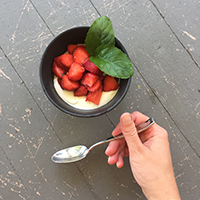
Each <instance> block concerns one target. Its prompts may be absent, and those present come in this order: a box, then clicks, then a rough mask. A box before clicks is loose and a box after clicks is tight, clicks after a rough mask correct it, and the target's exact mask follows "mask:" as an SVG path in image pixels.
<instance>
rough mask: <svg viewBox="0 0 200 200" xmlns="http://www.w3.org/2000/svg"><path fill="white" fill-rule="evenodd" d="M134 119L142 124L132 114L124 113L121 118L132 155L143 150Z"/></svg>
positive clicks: (122, 127) (123, 131)
mask: <svg viewBox="0 0 200 200" xmlns="http://www.w3.org/2000/svg"><path fill="white" fill-rule="evenodd" d="M133 119H135V120H136V121H137V123H138V124H139V123H140V121H139V118H138V119H137V116H136V115H134V114H133V115H131V114H130V113H124V114H122V115H121V117H120V125H121V130H122V133H123V135H124V138H125V140H126V142H127V145H128V148H129V151H130V153H136V152H140V151H141V150H142V149H143V145H142V142H141V140H140V138H139V136H138V133H137V129H136V126H135V123H134V121H133ZM143 122H144V121H143Z"/></svg>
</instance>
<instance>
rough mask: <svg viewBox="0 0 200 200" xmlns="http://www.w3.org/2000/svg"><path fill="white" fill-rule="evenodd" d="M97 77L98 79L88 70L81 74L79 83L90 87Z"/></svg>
mask: <svg viewBox="0 0 200 200" xmlns="http://www.w3.org/2000/svg"><path fill="white" fill-rule="evenodd" d="M98 79H99V77H98V76H97V75H96V74H93V73H89V72H88V73H86V74H85V75H84V76H83V78H82V80H81V84H83V85H85V86H87V87H92V86H93V85H94V83H95V82H96V81H97V80H98Z"/></svg>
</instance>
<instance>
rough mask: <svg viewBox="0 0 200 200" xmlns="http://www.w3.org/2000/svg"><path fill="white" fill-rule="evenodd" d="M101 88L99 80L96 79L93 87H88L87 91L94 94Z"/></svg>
mask: <svg viewBox="0 0 200 200" xmlns="http://www.w3.org/2000/svg"><path fill="white" fill-rule="evenodd" d="M101 86H102V85H101V81H100V79H98V80H97V81H96V83H94V85H93V86H91V87H88V91H90V92H95V91H96V90H98V89H99V88H100V87H101Z"/></svg>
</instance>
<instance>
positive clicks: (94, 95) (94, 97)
mask: <svg viewBox="0 0 200 200" xmlns="http://www.w3.org/2000/svg"><path fill="white" fill-rule="evenodd" d="M101 94H102V86H101V87H99V89H98V90H96V91H95V92H89V93H88V95H87V96H86V101H91V102H93V103H94V104H96V105H99V102H100V99H101Z"/></svg>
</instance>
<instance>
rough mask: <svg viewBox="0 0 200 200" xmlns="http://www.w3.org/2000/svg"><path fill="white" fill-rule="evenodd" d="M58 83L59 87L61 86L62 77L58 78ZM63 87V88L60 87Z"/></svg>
mask: <svg viewBox="0 0 200 200" xmlns="http://www.w3.org/2000/svg"><path fill="white" fill-rule="evenodd" d="M57 80H58V84H59V85H60V87H61V88H62V78H58V79H57ZM62 89H63V88H62Z"/></svg>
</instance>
